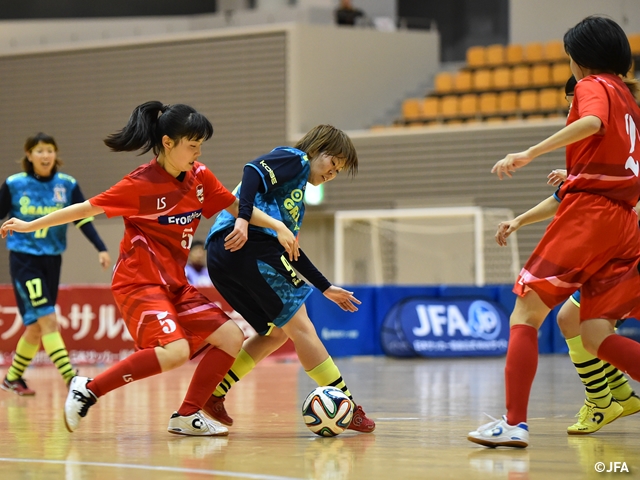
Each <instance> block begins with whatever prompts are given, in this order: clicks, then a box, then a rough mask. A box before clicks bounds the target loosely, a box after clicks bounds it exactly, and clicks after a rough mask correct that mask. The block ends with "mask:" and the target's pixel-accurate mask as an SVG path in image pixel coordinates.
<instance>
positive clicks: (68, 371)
mask: <svg viewBox="0 0 640 480" xmlns="http://www.w3.org/2000/svg"><path fill="white" fill-rule="evenodd" d="M42 346H43V348H44V351H45V352H47V354H48V355H49V358H50V359H51V361H52V362H53V364H54V365H55V366H56V368H57V369H58V371H59V372H60V375H62V378H64V381H65V382H67V383H69V381H70V380H71V379H72V378H73V376H74V375H75V374H76V372H75V370H74V369H73V365H71V360H69V353H68V352H67V348H66V347H65V345H64V340H62V335H60V332H51V333H47V334H46V335H43V336H42Z"/></svg>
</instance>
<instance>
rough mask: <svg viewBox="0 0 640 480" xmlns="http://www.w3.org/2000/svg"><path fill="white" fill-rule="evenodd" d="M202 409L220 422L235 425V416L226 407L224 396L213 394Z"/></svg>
mask: <svg viewBox="0 0 640 480" xmlns="http://www.w3.org/2000/svg"><path fill="white" fill-rule="evenodd" d="M202 411H203V412H204V413H206V414H207V415H209V416H210V417H211V418H213V419H214V420H217V421H218V422H220V423H223V424H225V425H227V426H229V427H230V426H231V425H233V418H231V417H230V416H229V414H228V413H227V411H226V410H225V408H224V397H216V396H215V395H211V396H210V397H209V400H207V403H205V404H204V407H202Z"/></svg>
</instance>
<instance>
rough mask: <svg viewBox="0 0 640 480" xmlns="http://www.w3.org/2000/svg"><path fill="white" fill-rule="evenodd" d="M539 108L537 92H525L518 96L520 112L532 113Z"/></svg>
mask: <svg viewBox="0 0 640 480" xmlns="http://www.w3.org/2000/svg"><path fill="white" fill-rule="evenodd" d="M538 108H539V98H538V91H537V90H523V91H522V92H520V93H519V94H518V110H520V111H521V112H523V113H532V112H535V111H536V110H538Z"/></svg>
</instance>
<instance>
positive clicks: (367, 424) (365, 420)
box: [347, 405, 376, 433]
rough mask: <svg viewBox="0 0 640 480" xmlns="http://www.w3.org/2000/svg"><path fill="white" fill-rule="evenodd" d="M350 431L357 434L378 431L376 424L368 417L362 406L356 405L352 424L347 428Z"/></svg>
mask: <svg viewBox="0 0 640 480" xmlns="http://www.w3.org/2000/svg"><path fill="white" fill-rule="evenodd" d="M347 429H348V430H355V431H356V432H362V433H371V432H373V431H374V430H375V429H376V422H374V421H373V420H371V419H370V418H369V417H367V414H366V413H364V410H362V407H361V406H360V405H356V406H355V408H354V410H353V417H352V418H351V423H350V424H349V426H348V427H347Z"/></svg>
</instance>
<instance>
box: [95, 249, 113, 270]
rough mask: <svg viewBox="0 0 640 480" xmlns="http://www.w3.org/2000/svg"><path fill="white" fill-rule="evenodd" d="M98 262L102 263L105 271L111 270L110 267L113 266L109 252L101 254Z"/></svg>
mask: <svg viewBox="0 0 640 480" xmlns="http://www.w3.org/2000/svg"><path fill="white" fill-rule="evenodd" d="M98 262H100V265H102V269H103V270H106V269H107V268H109V265H111V257H110V256H109V252H99V253H98Z"/></svg>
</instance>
